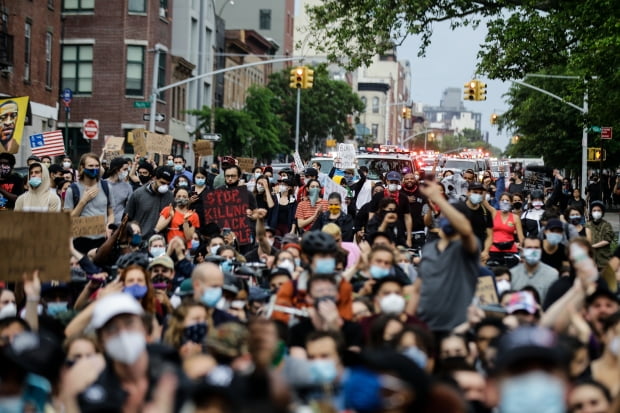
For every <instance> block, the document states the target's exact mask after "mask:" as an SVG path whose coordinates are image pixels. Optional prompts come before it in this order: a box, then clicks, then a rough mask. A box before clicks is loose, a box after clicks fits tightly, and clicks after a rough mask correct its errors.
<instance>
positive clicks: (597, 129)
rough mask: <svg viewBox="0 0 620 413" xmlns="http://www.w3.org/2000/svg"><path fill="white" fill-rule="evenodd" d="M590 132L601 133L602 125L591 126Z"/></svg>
mask: <svg viewBox="0 0 620 413" xmlns="http://www.w3.org/2000/svg"><path fill="white" fill-rule="evenodd" d="M590 132H592V133H601V127H600V126H590Z"/></svg>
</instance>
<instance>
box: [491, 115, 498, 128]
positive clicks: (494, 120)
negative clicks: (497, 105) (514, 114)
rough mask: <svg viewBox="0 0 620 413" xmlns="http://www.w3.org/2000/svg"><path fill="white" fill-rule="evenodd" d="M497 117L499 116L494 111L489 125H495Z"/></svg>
mask: <svg viewBox="0 0 620 413" xmlns="http://www.w3.org/2000/svg"><path fill="white" fill-rule="evenodd" d="M498 118H499V116H497V113H494V114H492V115H491V125H497V119H498Z"/></svg>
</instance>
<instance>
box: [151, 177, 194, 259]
mask: <svg viewBox="0 0 620 413" xmlns="http://www.w3.org/2000/svg"><path fill="white" fill-rule="evenodd" d="M188 206H189V190H188V189H187V188H181V187H179V188H177V189H176V191H174V204H170V205H169V206H167V207H165V208H164V209H162V211H161V214H160V216H159V220H158V221H157V225H155V232H162V231H163V230H165V229H167V230H168V233H167V235H166V239H167V241H168V243H170V242H171V241H172V239H173V238H174V237H181V238H182V239H183V240H185V244H186V245H187V248H191V247H192V238H193V237H194V232H195V231H196V228H199V227H200V221H199V220H198V214H196V212H194V211H190V210H189V208H188Z"/></svg>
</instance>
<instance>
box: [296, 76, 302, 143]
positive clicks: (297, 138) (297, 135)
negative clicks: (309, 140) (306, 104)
mask: <svg viewBox="0 0 620 413" xmlns="http://www.w3.org/2000/svg"><path fill="white" fill-rule="evenodd" d="M300 106H301V88H300V87H298V88H297V113H296V114H295V152H296V153H299V109H300Z"/></svg>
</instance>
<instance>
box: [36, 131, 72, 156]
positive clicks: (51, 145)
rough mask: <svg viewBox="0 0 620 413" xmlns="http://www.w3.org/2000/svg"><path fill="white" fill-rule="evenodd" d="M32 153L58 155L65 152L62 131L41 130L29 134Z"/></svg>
mask: <svg viewBox="0 0 620 413" xmlns="http://www.w3.org/2000/svg"><path fill="white" fill-rule="evenodd" d="M30 147H31V148H32V154H33V155H36V156H43V155H48V156H59V155H64V154H65V143H64V141H63V139H62V131H60V130H55V131H52V132H43V133H39V134H37V135H32V136H30Z"/></svg>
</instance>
